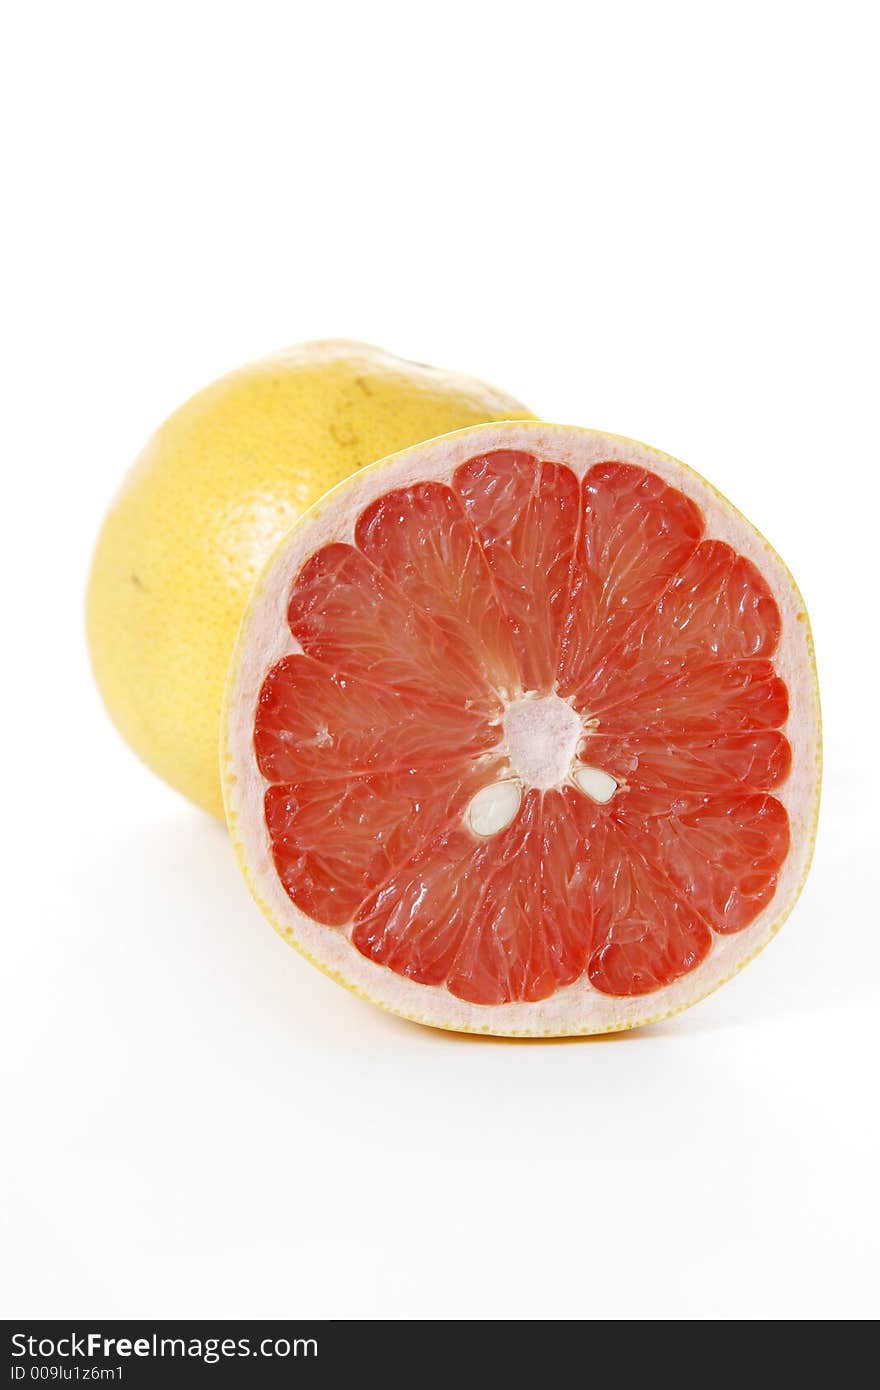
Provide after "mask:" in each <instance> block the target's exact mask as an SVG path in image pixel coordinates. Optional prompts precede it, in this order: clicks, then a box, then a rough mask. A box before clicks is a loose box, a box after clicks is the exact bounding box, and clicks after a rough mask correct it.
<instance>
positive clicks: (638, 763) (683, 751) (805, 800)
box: [221, 422, 820, 1036]
mask: <svg viewBox="0 0 880 1390" xmlns="http://www.w3.org/2000/svg"><path fill="white" fill-rule="evenodd" d="M221 764H222V774H223V783H224V797H225V804H226V811H227V819H228V822H229V826H230V829H231V832H232V836H233V840H234V843H235V845H236V849H237V853H238V855H239V857H240V860H241V863H242V866H243V868H244V872H245V875H246V877H247V880H248V882H249V884H250V887H251V890H252V892H253V894H254V896H255V897H256V899H257V901H258V903H259V904H260V906H261V907H262V909H263V911H264V912H265V914H266V916H267V917H268V918H269V920H270V921H271V922H272V923H273V925H274V926H275V927H276V928H277V930H278V931H279V932H280V933H281V934H282V936H284V937H285V938H286V939H287V940H288V941H289V942H291V943H292V944H293V945H295V946H297V947H299V949H300V950H301V951H303V952H304V954H305V955H307V956H308V957H309V958H310V959H311V960H312V961H313V962H314V963H315V964H316V965H318V966H320V967H321V968H322V969H323V970H324V971H326V972H327V973H328V974H330V975H332V976H333V977H334V978H335V979H337V980H339V981H340V982H341V983H343V984H345V985H347V986H348V987H349V988H351V989H353V990H355V991H356V992H357V993H359V994H362V995H364V996H366V997H367V998H369V999H371V1000H372V1001H374V1002H375V1003H377V1004H380V1005H382V1006H384V1007H386V1008H388V1009H391V1010H393V1011H394V1012H395V1013H398V1014H401V1015H403V1016H404V1017H406V1018H410V1019H414V1020H417V1021H419V1022H421V1023H427V1024H432V1025H436V1026H439V1027H443V1028H450V1029H458V1030H465V1031H469V1032H481V1033H496V1034H502V1035H544V1036H548V1035H562V1034H576V1033H595V1032H603V1031H612V1030H617V1029H623V1028H631V1027H635V1026H638V1025H640V1024H644V1023H647V1022H651V1021H654V1020H657V1019H659V1018H663V1017H665V1016H667V1015H668V1014H671V1013H674V1012H676V1011H678V1010H680V1009H683V1008H685V1007H687V1006H688V1005H690V1004H692V1003H694V1002H695V1001H696V1000H698V999H700V998H702V997H703V996H704V995H706V994H707V993H709V991H711V990H713V989H715V988H716V987H717V986H718V985H719V984H721V983H722V982H723V981H724V980H726V979H728V978H729V977H730V976H731V975H733V974H734V973H735V972H736V971H737V970H738V969H739V968H740V967H741V966H742V965H744V964H745V962H746V961H748V960H749V959H751V957H752V956H754V955H755V954H756V952H757V951H759V950H760V949H761V947H763V946H764V945H765V944H766V943H767V941H769V939H770V937H771V936H773V934H774V933H775V932H776V930H777V929H778V927H779V926H780V925H781V923H782V921H783V920H784V918H785V917H786V915H787V914H788V912H789V911H790V909H791V907H792V905H793V903H794V901H795V899H796V898H797V896H798V893H799V892H800V889H801V887H802V885H803V882H804V879H805V876H806V873H807V869H808V866H809V861H810V857H811V852H812V846H813V840H814V835H815V827H816V818H817V812H818V800H819V783H820V724H819V702H818V691H817V685H816V676H815V665H814V660H813V649H812V643H811V637H810V629H809V624H808V620H807V615H806V611H805V609H804V605H803V601H802V599H801V597H800V595H799V593H798V591H797V588H796V587H795V584H794V581H793V580H792V577H791V575H790V574H789V572H788V570H787V569H786V568H785V566H784V565H783V564H782V562H781V560H780V559H779V558H778V556H777V555H776V554H775V552H774V551H773V550H772V549H771V548H770V546H769V545H768V544H767V542H766V541H765V540H764V539H763V538H762V537H761V536H760V535H759V534H758V533H757V531H755V530H754V528H753V527H752V526H751V525H750V523H749V522H748V521H746V519H745V518H744V517H743V516H741V515H740V513H739V512H737V511H736V509H735V508H734V507H733V506H731V504H730V503H729V502H727V501H726V500H725V498H723V497H722V496H720V494H719V493H718V492H716V491H715V489H714V488H712V487H711V486H710V485H709V484H708V483H707V482H705V481H704V480H703V479H702V478H701V477H699V476H698V475H697V474H696V473H694V472H692V471H691V470H690V469H689V468H687V467H685V465H684V464H681V463H679V462H677V461H676V460H675V459H672V458H670V457H668V456H667V455H665V454H662V453H659V452H657V451H656V450H654V449H651V448H648V447H646V446H644V445H642V444H638V443H635V442H633V441H631V440H628V439H622V438H618V437H616V436H614V435H608V434H600V433H596V432H593V431H590V430H583V429H576V428H572V427H568V426H558V425H547V424H544V423H537V422H515V423H503V424H492V425H485V426H478V427H476V428H472V429H466V430H461V431H458V432H457V433H455V434H451V435H446V436H444V437H442V438H439V439H435V440H432V441H430V442H428V443H426V444H421V445H417V446H416V447H414V448H411V449H408V450H406V451H404V452H403V453H400V454H396V455H394V456H393V457H391V458H389V459H385V460H383V461H382V462H380V463H377V464H374V465H372V466H370V467H368V468H365V469H363V470H361V472H359V473H357V474H355V475H354V476H353V477H352V478H350V479H347V480H346V481H344V482H342V483H340V485H339V486H338V487H336V488H335V489H334V490H333V491H332V492H330V493H329V494H328V495H327V496H326V497H324V498H323V499H322V500H321V501H320V502H319V503H317V504H316V505H315V506H314V507H313V508H312V509H311V510H310V511H309V512H308V513H307V514H306V515H305V516H303V517H302V518H301V520H299V521H298V522H297V524H296V525H295V526H294V527H293V529H292V530H291V531H290V532H289V533H288V535H287V536H286V538H285V539H284V540H283V541H282V543H281V545H280V547H279V549H278V550H277V551H276V553H275V555H274V557H273V558H272V560H271V561H270V562H269V565H268V566H267V568H266V570H265V571H264V573H263V575H262V578H261V580H260V581H259V582H258V585H257V588H256V591H255V593H254V595H253V598H252V600H251V603H250V607H249V609H248V611H247V613H246V615H245V618H244V621H243V623H242V627H241V629H240V632H239V637H238V641H237V646H236V650H235V653H234V657H233V661H232V666H231V671H230V677H229V682H228V685H227V691H226V701H225V714H224V721H223V735H222V748H221Z"/></svg>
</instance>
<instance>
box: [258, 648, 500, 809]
mask: <svg viewBox="0 0 880 1390" xmlns="http://www.w3.org/2000/svg"><path fill="white" fill-rule="evenodd" d="M253 738H254V752H255V755H256V760H257V765H258V767H259V770H260V772H261V774H262V776H263V777H264V778H265V779H266V781H267V782H268V783H272V782H299V781H302V780H303V779H306V778H309V777H314V778H317V779H318V780H319V781H322V782H323V781H326V780H327V779H328V778H333V777H342V778H344V779H347V778H349V777H352V776H357V775H359V774H361V773H364V772H397V773H398V774H399V775H400V776H405V775H406V773H407V772H409V771H410V770H411V769H413V768H424V767H429V766H435V765H437V764H442V765H443V766H448V765H449V763H450V752H449V750H453V749H454V750H455V752H456V753H459V754H460V756H461V758H462V759H464V758H467V757H468V756H476V755H479V754H480V753H482V752H485V751H487V750H488V749H490V748H491V747H492V746H493V744H494V743H495V742H497V730H495V729H493V726H492V724H491V723H490V722H489V721H488V720H487V719H486V718H485V717H484V716H482V715H481V714H479V713H477V712H475V711H473V710H469V709H465V708H464V707H463V706H456V705H453V704H444V703H442V702H441V701H440V700H439V699H433V700H429V699H428V698H427V697H426V696H424V695H423V694H422V693H421V692H415V693H414V692H412V691H411V690H408V689H395V687H394V686H391V685H376V684H374V683H373V682H372V681H370V680H361V679H358V678H357V677H355V676H345V675H340V674H338V673H337V672H334V671H332V670H330V669H328V668H327V667H326V666H325V665H323V664H322V663H320V662H317V661H315V660H314V659H313V658H310V657H307V656H286V657H284V658H282V660H281V661H279V662H277V663H276V664H275V665H274V666H273V667H272V668H271V670H270V671H269V672H268V674H267V675H266V678H265V680H264V682H263V685H262V687H261V689H260V694H259V699H258V703H257V709H256V715H255V720H254V734H253Z"/></svg>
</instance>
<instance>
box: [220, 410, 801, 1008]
mask: <svg viewBox="0 0 880 1390" xmlns="http://www.w3.org/2000/svg"><path fill="white" fill-rule="evenodd" d="M499 448H508V449H525V450H527V451H528V452H530V453H532V454H535V455H536V456H537V457H539V458H541V459H546V460H551V461H556V462H559V463H563V464H565V465H567V466H568V467H569V468H570V469H571V470H572V471H573V472H574V473H575V474H576V476H577V477H578V478H580V477H582V476H583V474H584V473H585V472H586V471H587V469H589V468H590V467H592V465H593V464H595V463H599V462H605V461H610V460H616V461H619V462H621V463H631V464H635V465H638V466H641V467H643V468H647V469H649V470H650V471H652V472H654V473H656V474H658V475H659V476H660V477H662V478H664V479H665V480H666V481H667V482H668V483H670V484H671V485H672V486H673V487H676V488H678V489H679V490H680V491H682V492H683V493H685V494H686V495H687V496H689V497H691V498H692V499H693V500H694V501H695V502H696V503H697V505H698V506H699V507H700V508H701V510H702V512H703V516H704V519H705V538H707V539H709V538H715V539H720V540H724V541H727V542H729V543H730V544H731V545H732V546H733V547H734V548H735V549H736V550H738V551H739V552H740V553H741V554H743V555H745V556H746V557H747V558H749V559H751V560H752V561H753V562H754V563H755V564H756V565H757V566H758V568H759V569H760V570H761V572H762V573H763V574H764V576H765V577H766V579H767V580H768V582H769V584H770V586H771V588H772V589H773V592H774V595H775V597H776V601H777V603H778V605H779V609H780V612H781V615H782V633H781V638H780V643H779V648H778V650H777V652H776V654H775V656H774V664H775V667H776V670H777V672H778V673H779V675H780V676H781V677H782V679H783V680H784V681H785V682H786V684H787V686H788V691H789V701H790V713H789V718H788V721H787V723H786V725H785V733H786V735H787V737H788V739H789V742H790V744H791V747H792V768H791V772H790V774H789V776H788V777H787V779H786V780H785V782H784V783H783V784H782V785H781V786H780V787H778V788H775V789H774V793H773V794H774V796H776V797H777V798H778V799H779V800H780V801H781V802H782V803H783V804H784V805H785V807H786V810H787V812H788V816H789V822H790V829H791V848H790V850H789V854H788V856H787V858H786V860H785V863H784V864H783V866H782V869H781V872H780V876H779V881H778V886H777V890H776V894H775V895H774V898H773V899H772V901H771V902H770V903H769V904H768V906H767V907H766V908H765V909H764V911H763V912H762V913H761V914H760V915H759V916H758V917H757V918H756V920H755V921H754V922H753V923H752V924H751V925H750V926H749V927H747V928H745V929H744V930H743V931H741V932H737V933H734V934H731V935H729V936H719V935H716V936H714V939H713V945H712V949H711V950H710V952H709V954H708V956H707V957H706V959H705V960H704V961H703V962H702V963H701V964H700V965H699V966H698V967H697V968H696V969H695V970H693V971H692V972H691V973H690V974H689V975H686V976H684V977H683V978H682V979H680V980H677V981H675V982H674V983H673V984H671V985H668V986H666V987H665V988H663V989H660V990H657V991H655V992H654V993H652V994H647V995H639V996H633V997H627V998H618V997H613V996H609V995H605V994H602V993H600V992H599V991H598V990H596V989H595V988H594V987H593V986H592V985H591V984H590V982H589V980H588V979H587V977H586V976H583V977H581V979H579V980H577V981H576V982H575V983H574V984H571V985H568V986H566V987H565V988H562V989H559V990H557V991H556V992H555V993H554V994H553V995H552V996H551V997H550V998H548V999H544V1000H541V1001H538V1002H535V1003H523V1002H516V1003H510V1004H501V1005H491V1006H486V1005H479V1004H470V1003H467V1002H465V1001H464V1000H461V999H458V998H457V997H456V996H454V995H452V994H451V993H450V992H449V991H448V990H447V989H446V988H445V987H444V986H435V985H422V984H417V983H415V982H414V981H412V980H409V979H407V978H405V977H404V976H401V975H397V974H395V973H394V972H393V971H392V970H390V969H389V968H388V967H386V966H382V965H377V964H376V963H375V962H373V961H371V960H368V959H367V958H366V957H365V956H363V955H361V953H360V952H359V951H358V950H357V949H356V948H355V947H354V946H353V945H352V943H351V941H350V928H349V929H345V928H338V927H326V926H323V925H321V924H320V923H318V922H315V921H313V920H312V919H311V918H309V917H307V916H306V915H305V914H304V913H303V912H301V911H300V910H299V909H298V908H297V907H296V906H295V905H294V903H293V902H292V901H291V900H290V898H289V897H288V896H287V894H286V892H285V891H284V888H283V887H282V885H281V883H280V880H279V879H278V876H277V874H276V872H275V868H274V865H273V862H272V858H271V851H270V845H269V839H268V834H267V831H266V826H265V822H264V818H263V796H264V792H265V783H264V781H263V778H262V777H261V775H260V773H259V770H258V768H257V766H256V761H255V758H254V752H253V727H254V723H253V721H254V710H255V706H256V700H257V696H258V694H259V690H260V687H261V685H262V682H263V679H264V677H265V675H266V673H267V672H268V670H269V669H270V668H271V666H273V665H274V664H275V662H277V661H278V660H280V658H281V657H282V656H285V655H287V654H289V653H293V652H298V651H300V650H301V648H300V646H299V644H298V643H297V642H296V641H295V640H294V638H293V637H292V636H291V634H290V630H289V628H288V626H287V619H286V611H287V601H288V594H289V590H290V586H291V584H292V582H293V580H294V578H295V576H296V574H297V573H298V571H299V569H300V567H301V565H302V564H303V562H304V561H305V560H306V559H307V557H308V556H309V555H310V554H312V553H313V552H314V551H315V550H317V549H318V548H319V547H320V546H322V545H326V544H327V543H329V542H330V541H344V542H348V543H352V542H353V539H354V526H355V523H356V521H357V518H358V516H359V515H360V513H361V511H362V510H363V509H364V508H365V507H366V506H368V505H369V503H370V502H372V501H373V500H374V499H375V498H376V497H377V496H379V495H381V494H383V493H385V492H388V491H390V490H392V489H394V488H399V487H404V486H407V485H408V484H410V483H414V482H419V481H424V480H426V479H431V480H434V481H438V482H446V483H449V482H451V479H452V475H453V473H454V471H455V469H456V468H457V467H458V466H459V465H460V464H461V463H463V462H465V461H466V460H467V459H469V458H472V457H473V456H474V455H476V454H481V453H486V452H489V451H490V450H493V449H499ZM223 728H224V733H223V744H222V748H221V763H222V771H223V781H224V794H225V798H226V809H227V818H228V821H229V825H230V830H231V833H232V835H233V839H234V840H235V842H236V848H237V850H238V852H239V855H240V857H241V860H242V864H243V867H244V869H245V873H246V875H247V877H248V881H249V883H250V886H251V890H252V892H253V893H254V896H255V897H256V899H257V901H258V902H259V904H260V906H261V907H262V909H263V911H264V912H265V913H266V915H267V916H268V917H269V919H270V921H271V922H272V923H273V925H274V926H275V927H276V928H277V930H278V931H279V932H280V933H281V934H282V935H283V936H285V938H287V939H288V940H289V941H291V942H292V943H293V944H295V945H296V946H298V947H299V948H300V949H301V950H302V951H303V952H304V953H305V954H306V955H307V956H309V957H310V959H312V960H313V961H314V962H315V963H316V964H318V965H319V966H321V968H322V969H324V970H325V971H327V972H328V973H329V974H331V975H333V976H334V977H336V978H337V979H339V980H340V981H341V982H342V983H344V984H346V985H348V986H349V987H350V988H352V989H354V990H355V991H357V992H358V993H361V994H363V995H364V996H366V997H367V998H369V999H371V1000H373V1002H375V1003H378V1004H380V1005H383V1006H384V1007H386V1008H389V1009H391V1010H392V1011H394V1012H395V1013H399V1014H402V1015H403V1016H405V1017H408V1018H413V1019H416V1020H418V1021H420V1022H423V1023H429V1024H434V1025H436V1026H438V1027H443V1028H451V1029H460V1030H463V1031H469V1032H486V1033H495V1034H501V1035H513V1036H516V1035H527V1036H553V1035H565V1034H578V1033H596V1032H608V1031H614V1030H617V1029H622V1028H631V1027H634V1026H637V1025H639V1024H643V1023H647V1022H650V1021H653V1020H655V1019H658V1018H663V1017H666V1016H667V1015H669V1014H671V1013H674V1012H677V1011H678V1010H680V1009H683V1008H686V1007H687V1006H688V1005H689V1004H692V1003H694V1002H695V1001H696V1000H698V999H700V998H702V997H703V996H704V995H706V994H708V993H709V992H710V991H711V990H712V989H714V988H715V987H716V986H717V985H718V984H720V983H721V982H722V981H724V980H726V979H727V978H729V977H730V976H731V975H732V974H734V973H735V972H736V971H737V970H738V969H739V968H740V967H741V966H742V965H743V964H745V963H746V961H748V960H749V959H751V957H752V956H753V955H755V954H756V953H757V952H758V951H759V950H760V949H761V948H762V946H764V945H765V944H766V943H767V941H768V940H769V939H770V937H771V936H772V935H773V934H774V932H775V931H776V930H777V928H778V927H779V926H780V925H781V923H782V921H783V920H784V918H785V917H786V916H787V914H788V912H789V910H790V908H791V906H792V905H793V903H794V901H795V899H796V898H797V895H798V893H799V891H800V889H801V887H802V885H803V881H804V879H805V877H806V872H807V869H808V867H809V860H810V856H811V852H812V844H813V838H814V834H815V826H816V818H817V813H818V800H819V783H820V759H821V752H820V723H819V703H818V691H817V688H816V683H815V674H814V666H813V662H812V649H811V642H810V632H809V625H808V622H807V618H806V613H805V611H804V607H803V602H802V600H801V598H800V595H799V594H798V591H797V589H796V587H795V585H794V582H793V580H792V578H791V576H790V575H789V573H788V571H787V570H786V568H785V566H784V565H783V564H782V562H781V560H780V559H779V557H778V556H777V555H776V553H775V552H774V551H773V549H772V548H771V547H770V546H769V545H768V543H767V542H766V541H765V540H764V539H763V537H762V536H760V535H759V534H758V532H757V531H755V530H754V528H753V527H752V526H751V525H750V524H749V522H747V521H746V520H745V518H744V517H742V516H741V515H740V514H739V513H738V512H737V511H736V509H735V508H734V507H733V506H731V504H730V503H729V502H727V500H726V499H725V498H723V497H722V496H721V495H720V494H719V493H717V492H716V491H715V490H714V488H712V487H711V486H710V485H709V484H708V483H707V482H705V480H704V479H702V478H701V477H700V476H699V475H698V474H695V473H694V472H692V471H691V470H690V469H689V468H687V467H686V466H685V465H683V464H681V463H679V462H677V461H676V460H675V459H671V458H669V457H668V456H667V455H665V454H662V453H659V452H658V451H656V450H654V449H651V448H649V447H647V446H646V445H642V444H638V443H636V442H634V441H632V440H627V439H622V438H619V437H618V436H615V435H608V434H602V433H598V432H595V431H590V430H581V429H576V428H572V427H567V426H555V425H546V424H543V423H537V422H530V421H523V422H512V423H507V424H495V425H484V426H477V427H475V428H472V429H468V430H462V431H459V432H457V433H456V434H452V435H447V436H444V437H443V438H441V439H436V440H432V441H430V442H429V443H427V444H423V445H419V446H416V447H415V448H413V449H409V450H406V451H405V452H403V453H401V454H397V455H395V456H394V457H393V458H391V459H388V460H385V461H383V462H382V463H380V464H377V465H371V466H370V467H369V468H366V469H363V470H362V471H361V472H360V473H358V474H356V475H355V476H354V477H353V478H351V479H349V480H348V481H347V482H345V483H343V484H341V485H340V486H339V487H338V488H336V489H334V490H333V492H332V493H330V494H329V495H328V496H327V497H326V498H324V499H323V500H322V502H321V503H319V504H318V505H317V506H316V507H314V508H313V509H312V510H311V511H310V512H309V513H307V514H306V516H305V517H303V518H302V520H301V521H300V522H299V523H297V525H296V526H295V527H294V529H293V531H291V532H290V534H289V535H288V537H287V538H286V539H285V541H283V542H282V544H281V546H280V547H279V549H278V551H276V553H275V555H274V557H273V558H272V560H271V561H270V563H269V565H268V566H267V569H266V570H265V572H264V574H263V576H262V578H261V580H260V581H259V583H258V586H257V589H256V591H255V593H254V596H253V598H252V600H251V604H250V607H249V609H248V612H247V614H246V615H245V618H244V621H243V623H242V627H241V631H240V633H239V638H238V643H237V647H236V652H235V654H234V656H233V662H232V667H231V674H230V680H229V684H228V687H227V694H226V709H225V714H224V721H223ZM582 762H583V763H584V764H585V768H584V773H583V777H582V780H579V781H578V782H577V783H576V784H577V785H580V787H581V790H582V791H584V792H585V794H593V793H592V792H590V790H589V788H590V787H592V788H593V792H595V791H596V790H598V791H599V792H600V793H601V792H602V791H603V790H607V786H606V785H605V784H603V783H602V782H601V781H598V780H597V779H594V778H593V777H591V776H588V775H586V774H587V769H589V763H588V759H587V758H586V757H584V758H583V759H582ZM578 771H579V769H578V767H575V769H574V773H573V778H574V776H575V775H576V774H578ZM591 771H592V772H599V769H591ZM601 776H602V777H605V776H607V774H604V773H602V774H601ZM612 780H613V779H612ZM611 794H612V795H613V789H612V791H611ZM595 799H597V800H601V796H599V797H596V798H595Z"/></svg>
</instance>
